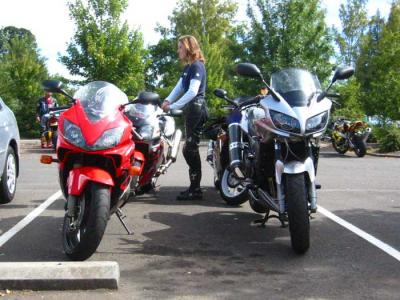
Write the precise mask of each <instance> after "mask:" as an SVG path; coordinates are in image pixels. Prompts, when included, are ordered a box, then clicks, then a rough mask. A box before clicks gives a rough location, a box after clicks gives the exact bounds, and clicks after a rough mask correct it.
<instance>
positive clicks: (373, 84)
mask: <svg viewBox="0 0 400 300" xmlns="http://www.w3.org/2000/svg"><path fill="white" fill-rule="evenodd" d="M372 37H373V35H371V37H370V39H368V40H367V42H366V47H368V45H371V44H372V46H374V47H372V51H371V52H367V50H364V52H367V54H369V55H370V56H369V57H368V58H369V61H368V62H364V64H363V65H362V67H364V69H365V70H366V72H368V73H367V74H368V75H367V76H365V75H364V76H361V77H360V78H361V79H362V80H363V81H362V82H363V87H364V95H363V96H364V99H365V100H364V101H365V103H366V105H365V108H366V110H367V112H368V114H370V115H380V116H382V117H383V118H384V119H392V120H400V76H399V74H400V61H399V57H400V1H399V0H397V1H395V2H393V4H392V7H391V11H390V15H389V18H388V21H387V23H386V24H385V25H384V27H383V30H382V31H381V32H380V33H379V39H378V41H377V43H374V41H375V40H373V39H372ZM368 42H369V43H368ZM363 59H364V61H365V58H363Z"/></svg>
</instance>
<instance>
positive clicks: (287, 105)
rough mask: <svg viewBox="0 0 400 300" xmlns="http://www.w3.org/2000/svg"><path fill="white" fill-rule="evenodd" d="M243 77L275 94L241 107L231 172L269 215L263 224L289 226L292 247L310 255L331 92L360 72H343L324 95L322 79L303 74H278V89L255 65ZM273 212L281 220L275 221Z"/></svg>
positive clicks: (243, 69) (232, 129) (244, 67)
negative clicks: (271, 221) (312, 217)
mask: <svg viewBox="0 0 400 300" xmlns="http://www.w3.org/2000/svg"><path fill="white" fill-rule="evenodd" d="M237 72H238V74H239V75H242V76H249V77H255V78H260V79H261V80H262V82H263V83H264V84H265V86H266V87H267V88H268V90H269V95H268V96H266V97H263V98H262V99H261V101H260V98H259V97H254V98H252V99H248V100H246V101H244V102H243V103H241V104H240V105H237V110H238V111H240V112H241V117H240V118H238V119H236V120H233V121H232V122H230V124H229V137H230V145H229V157H230V165H229V169H230V172H232V173H233V175H234V177H235V178H236V179H237V181H239V182H241V183H240V184H241V185H242V186H245V187H246V189H247V190H248V193H249V195H250V199H249V200H250V206H251V207H252V208H253V209H254V210H255V211H256V212H259V213H261V212H265V218H264V219H263V220H262V221H261V222H262V224H263V225H264V224H265V222H266V221H267V220H268V219H269V218H271V217H275V218H278V219H279V220H280V221H281V223H282V226H284V225H285V222H287V221H288V223H289V231H290V236H291V244H292V248H293V250H294V251H295V252H296V253H304V252H306V251H307V250H308V248H309V244H310V224H309V213H312V212H315V211H316V209H317V195H316V188H317V187H316V183H315V176H316V170H317V163H318V156H319V138H320V137H321V135H322V134H323V132H324V131H325V129H326V127H327V122H328V119H329V112H330V108H331V106H332V102H331V101H330V100H329V99H328V98H326V97H327V96H328V95H329V94H328V93H327V91H328V90H329V88H330V87H331V86H332V84H333V83H334V82H335V81H336V80H339V79H346V78H349V77H350V76H352V75H353V73H354V70H353V69H352V68H348V67H345V68H341V69H337V70H336V72H335V74H334V77H333V79H332V81H331V84H330V85H329V87H328V89H327V90H326V91H324V92H322V90H321V87H320V84H319V81H318V79H317V77H316V76H314V75H312V74H310V73H309V72H307V71H305V70H301V69H293V68H292V69H286V70H282V71H280V72H276V73H273V74H272V75H271V87H272V88H271V87H269V85H268V84H267V83H266V82H265V81H264V79H263V76H262V74H261V72H260V71H259V69H258V68H257V67H256V66H255V65H253V64H249V63H244V64H239V65H238V66H237ZM271 210H272V211H275V212H277V213H278V216H269V212H270V211H271Z"/></svg>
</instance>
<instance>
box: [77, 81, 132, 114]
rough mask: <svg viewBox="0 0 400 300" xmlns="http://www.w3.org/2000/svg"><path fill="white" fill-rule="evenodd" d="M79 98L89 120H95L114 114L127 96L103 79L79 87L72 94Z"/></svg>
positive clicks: (125, 101) (126, 101) (126, 100)
mask: <svg viewBox="0 0 400 300" xmlns="http://www.w3.org/2000/svg"><path fill="white" fill-rule="evenodd" d="M74 98H75V99H79V101H80V103H81V105H82V107H83V109H84V111H85V113H86V115H87V116H88V118H89V120H91V121H92V122H96V121H98V120H100V119H103V118H104V117H106V116H107V115H111V114H114V113H115V112H116V111H117V110H118V108H119V106H120V105H121V104H125V103H128V97H127V96H126V95H125V94H124V93H123V92H122V91H121V90H120V89H119V88H117V87H116V86H115V85H113V84H111V83H109V82H105V81H94V82H91V83H89V84H87V85H85V86H83V87H81V88H80V89H79V90H78V91H77V92H76V93H75V95H74Z"/></svg>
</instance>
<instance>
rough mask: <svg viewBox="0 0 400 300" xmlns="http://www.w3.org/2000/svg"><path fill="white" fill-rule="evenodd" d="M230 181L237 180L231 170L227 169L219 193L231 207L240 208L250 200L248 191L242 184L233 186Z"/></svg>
mask: <svg viewBox="0 0 400 300" xmlns="http://www.w3.org/2000/svg"><path fill="white" fill-rule="evenodd" d="M229 180H236V179H234V178H233V174H232V173H231V171H230V170H229V168H225V170H224V172H223V174H222V177H221V181H220V183H219V193H220V195H221V197H222V199H224V201H225V202H226V204H228V205H230V206H239V205H241V204H243V203H245V202H246V201H247V200H248V199H249V195H248V193H247V189H246V188H245V187H243V186H242V185H240V184H237V185H236V186H232V184H229Z"/></svg>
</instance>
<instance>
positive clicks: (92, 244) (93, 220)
mask: <svg viewBox="0 0 400 300" xmlns="http://www.w3.org/2000/svg"><path fill="white" fill-rule="evenodd" d="M79 202H80V203H79V208H78V214H77V221H76V222H75V224H76V225H74V223H73V222H72V219H71V218H70V217H68V216H67V214H65V217H64V226H63V246H64V251H65V254H66V255H67V256H68V257H69V258H70V259H72V260H85V259H87V258H89V257H90V256H91V255H92V254H93V253H94V252H95V251H96V249H97V247H98V246H99V244H100V242H101V239H102V237H103V234H104V231H105V229H106V226H107V221H108V217H109V214H110V190H109V188H108V187H107V186H105V185H101V184H98V183H90V184H88V186H87V188H86V191H85V192H84V193H83V196H82V197H81V198H80V199H79Z"/></svg>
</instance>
